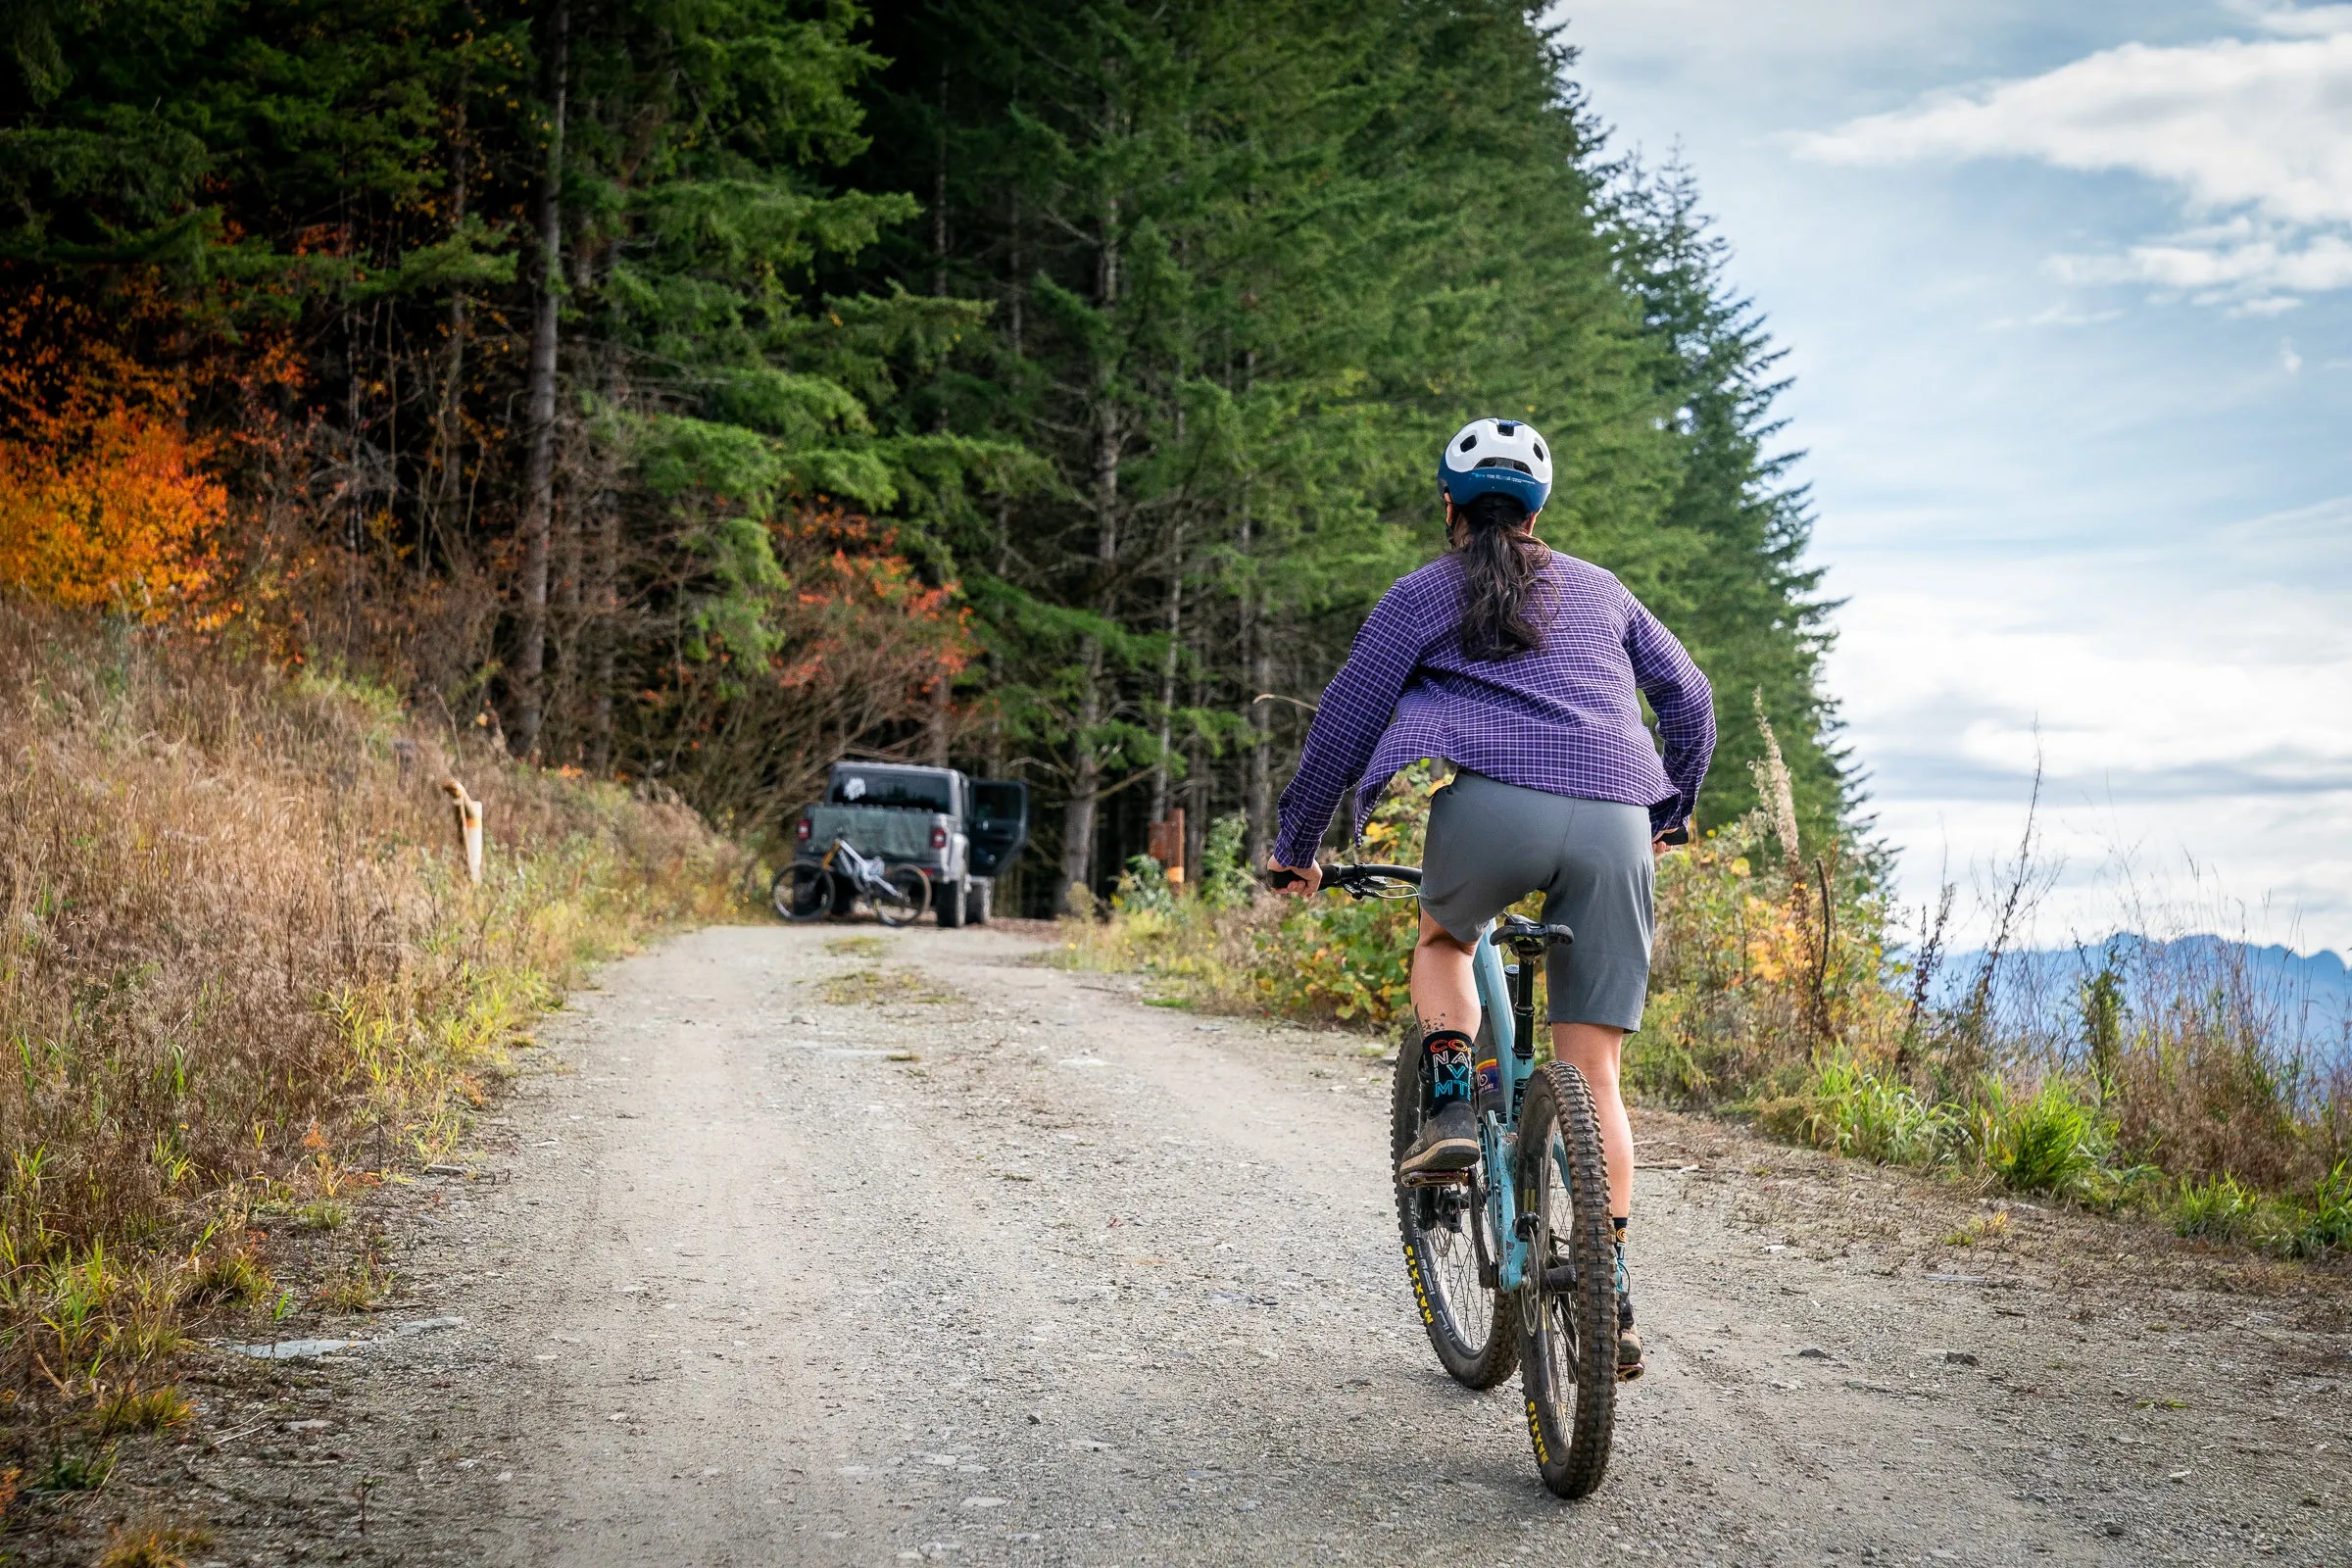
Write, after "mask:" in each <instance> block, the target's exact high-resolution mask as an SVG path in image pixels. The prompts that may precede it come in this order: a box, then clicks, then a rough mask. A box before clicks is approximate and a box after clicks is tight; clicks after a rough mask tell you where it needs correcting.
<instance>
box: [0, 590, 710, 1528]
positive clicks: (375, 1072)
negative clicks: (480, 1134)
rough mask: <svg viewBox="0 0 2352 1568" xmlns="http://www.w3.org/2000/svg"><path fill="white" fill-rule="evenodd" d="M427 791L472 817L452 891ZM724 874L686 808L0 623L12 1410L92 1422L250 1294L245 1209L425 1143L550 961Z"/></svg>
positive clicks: (89, 635)
mask: <svg viewBox="0 0 2352 1568" xmlns="http://www.w3.org/2000/svg"><path fill="white" fill-rule="evenodd" d="M451 773H454V774H455V775H456V776H458V777H459V778H461V779H463V780H464V781H465V783H466V786H467V787H468V788H469V789H470V790H471V791H472V792H473V793H474V794H475V795H476V796H478V797H481V798H482V799H483V800H485V801H486V802H487V803H488V807H489V817H488V829H489V839H490V847H489V856H488V871H487V874H486V876H485V878H484V880H483V882H482V884H481V885H480V886H479V887H475V886H472V885H470V884H469V883H468V882H467V880H466V876H465V873H464V870H463V867H462V865H461V864H460V863H459V861H458V859H457V857H456V851H455V832H454V828H453V826H452V824H451V819H450V811H449V807H448V805H447V803H446V801H445V800H444V799H443V798H442V796H441V795H440V793H439V790H438V785H439V783H440V780H441V779H442V778H443V777H444V776H445V775H447V774H451ZM738 869H739V861H738V859H737V857H736V853H735V852H734V851H733V850H732V849H731V848H730V847H729V846H728V845H726V844H725V843H724V842H723V841H721V840H719V839H718V838H716V837H715V836H713V835H712V834H711V832H710V831H709V830H708V829H707V828H706V827H705V826H704V825H703V823H702V822H701V821H700V820H699V819H698V818H696V817H695V816H694V815H693V814H692V813H691V812H689V811H687V810H685V809H682V808H679V807H675V806H670V805H661V804H652V803H648V802H645V801H642V800H638V799H635V798H633V797H632V796H631V795H630V794H629V793H628V792H626V791H625V790H623V789H620V788H618V787H615V786H612V785H606V784H597V783H592V782H589V781H586V780H580V779H573V778H565V777H562V776H559V775H558V774H556V773H553V772H546V771H542V770H539V769H536V768H529V767H524V766H520V765H517V764H515V763H513V762H510V761H509V760H506V759H505V758H504V757H503V756H502V755H500V754H499V753H497V752H496V751H495V750H493V748H492V747H491V746H490V745H489V744H487V742H485V741H481V740H477V739H475V738H472V737H450V736H448V735H446V734H445V733H435V732H434V731H432V730H429V729H427V728H424V727H422V726H418V725H415V724H412V723H410V722H409V721H408V719H407V717H406V715H404V714H403V713H402V711H400V708H399V706H398V704H397V703H395V702H393V701H392V700H391V699H390V698H388V697H387V696H385V695H384V694H382V693H380V692H375V691H371V690H368V689H366V688H362V687H358V686H353V685H350V684H346V683H343V682H339V681H335V680H331V679H320V678H317V677H313V676H308V675H304V674H299V673H297V674H291V675H288V674H283V673H280V672H278V671H276V670H273V669H270V668H268V667H265V666H261V665H257V664H255V663H253V662H247V661H240V660H238V659H236V658H233V657H231V656H229V655H227V654H224V653H222V652H221V651H218V650H208V649H202V648H191V647H182V646H175V645H173V644H172V643H170V642H168V641H159V640H155V639H153V638H151V637H149V636H147V635H144V634H137V633H133V632H130V631H127V630H125V629H123V628H120V627H107V626H100V625H95V624H92V623H90V622H87V621H81V620H74V619H70V618H67V617H63V616H59V615H54V614H46V613H35V612H30V611H25V610H23V609H19V608H14V607H11V606H8V605H5V604H0V1040H4V1041H5V1043H6V1047H7V1054H6V1056H5V1058H0V1068H4V1069H5V1070H0V1326H4V1328H5V1332H6V1335H7V1340H8V1345H7V1351H8V1353H7V1354H6V1355H5V1356H0V1380H7V1381H10V1382H13V1383H14V1385H15V1387H16V1393H17V1395H18V1398H17V1399H16V1400H15V1401H14V1402H13V1406H12V1407H13V1409H14V1410H16V1411H17V1412H19V1413H22V1412H24V1411H25V1409H26V1408H27V1406H28V1405H31V1406H34V1407H38V1408H40V1409H42V1410H43V1411H44V1412H46V1415H47V1417H48V1419H49V1420H50V1421H51V1422H52V1423H55V1422H57V1421H62V1420H73V1419H78V1418H83V1417H88V1416H90V1415H91V1413H92V1412H94V1411H95V1410H96V1408H97V1407H98V1405H99V1403H100V1402H101V1400H102V1399H103V1397H105V1391H107V1390H109V1389H119V1388H123V1387H131V1386H139V1385H145V1384H152V1383H155V1382H157V1381H159V1380H158V1379H156V1378H155V1377H153V1376H152V1374H153V1373H154V1372H155V1371H156V1370H157V1363H158V1362H160V1361H162V1360H164V1359H166V1358H168V1357H169V1356H170V1355H171V1354H172V1353H173V1351H175V1350H176V1349H177V1348H179V1347H180V1346H181V1345H182V1344H183V1343H184V1340H183V1329H184V1327H185V1325H186V1322H187V1320H188V1317H189V1315H190V1314H198V1315H203V1314H220V1313H227V1312H235V1311H239V1310H246V1309H251V1308H254V1307H258V1306H261V1305H263V1304H265V1303H267V1302H269V1301H271V1300H273V1299H276V1297H277V1296H278V1295H279V1294H280V1293H279V1290H278V1287H277V1286H276V1285H275V1284H274V1282H273V1281H272V1280H271V1278H270V1263H269V1259H268V1258H267V1256H266V1255H265V1254H264V1252H263V1250H262V1242H261V1238H260V1236H259V1234H258V1233H257V1232H256V1231H255V1229H254V1228H253V1227H252V1226H251V1224H250V1223H249V1222H250V1219H251V1217H252V1216H253V1215H254V1214H255V1213H256V1212H257V1211H261V1210H270V1211H276V1212H286V1213H290V1214H299V1215H300V1216H301V1219H302V1220H303V1222H304V1223H307V1224H308V1225H311V1226H314V1227H320V1228H327V1227H330V1226H331V1224H332V1223H335V1222H337V1221H339V1220H340V1218H341V1217H342V1216H344V1215H345V1214H346V1213H347V1212H348V1203H349V1201H350V1199H351V1197H352V1196H353V1195H354V1194H355V1193H357V1192H359V1191H362V1190H364V1189H365V1188H367V1187H368V1186H369V1185H371V1184H373V1183H375V1182H377V1181H380V1180H382V1179H384V1178H385V1176H386V1174H387V1173H396V1172H398V1171H399V1170H400V1169H401V1168H402V1167H404V1166H408V1165H413V1164H415V1163H418V1162H421V1161H424V1160H427V1159H430V1158H432V1157H434V1156H436V1155H438V1154H439V1153H441V1152H443V1151H445V1150H447V1149H448V1148H449V1146H450V1144H451V1143H452V1141H453V1140H454V1139H455V1138H456V1137H457V1136H458V1134H459V1131H460V1129H461V1127H462V1126H463V1124H464V1117H465V1115H466V1111H467V1110H468V1108H469V1107H471V1106H473V1105H475V1104H478V1103H481V1101H482V1098H483V1095H484V1092H485V1089H486V1087H487V1085H488V1082H489V1079H490V1077H491V1076H492V1075H494V1074H495V1073H496V1072H497V1071H498V1070H499V1069H500V1067H501V1064H502V1062H503V1060H504V1054H505V1052H506V1051H507V1049H508V1048H509V1045H510V1043H511V1042H512V1041H514V1040H515V1037H516V1035H517V1032H518V1031H519V1030H520V1029H521V1028H522V1026H523V1025H525V1024H526V1023H527V1022H528V1021H529V1019H530V1018H531V1017H532V1016H533V1015H534V1014H535V1013H537V1012H538V1011H539V1010H541V1009H542V1008H544V1007H546V1006H549V1005H553V1004H554V1003H555V1002H556V1001H557V1000H558V999H559V998H560V996H561V995H562V992H563V989H564V986H565V985H566V984H567V983H568V981H569V980H570V979H571V978H572V976H573V975H574V973H575V971H576V970H577V968H578V967H579V966H580V965H581V964H583V963H585V962H587V961H590V960H592V959H594V958H596V957H598V956H601V955H604V954H606V953H609V952H611V951H613V949H615V948H616V947H618V946H620V945H622V944H625V943H626V942H628V941H629V940H631V939H632V938H633V937H635V936H637V935H639V934H642V933H645V932H648V931H651V930H654V929H656V928H658V927H660V926H662V925H663V924H665V923H669V922H676V921H682V920H691V919H696V918H703V917H709V916H713V915H717V914H720V913H722V912H725V911H727V910H728V909H730V908H731V907H732V903H733V897H732V894H731V892H730V891H729V890H730V887H731V885H732V881H733V878H734V874H735V872H736V871H737V870H738ZM366 1276H368V1271H367V1270H361V1271H358V1272H355V1274H354V1275H353V1277H352V1278H350V1279H348V1280H343V1281H337V1282H332V1283H331V1284H330V1287H329V1294H332V1295H333V1296H334V1300H333V1302H332V1304H334V1305H336V1306H351V1305H357V1304H361V1299H362V1298H365V1297H368V1296H370V1295H371V1294H372V1293H373V1292H374V1291H375V1290H376V1289H377V1288H379V1287H380V1284H381V1281H380V1280H379V1279H375V1278H373V1277H366ZM75 1412H79V1416H76V1414H75ZM142 1549H143V1548H142ZM126 1560H128V1559H126Z"/></svg>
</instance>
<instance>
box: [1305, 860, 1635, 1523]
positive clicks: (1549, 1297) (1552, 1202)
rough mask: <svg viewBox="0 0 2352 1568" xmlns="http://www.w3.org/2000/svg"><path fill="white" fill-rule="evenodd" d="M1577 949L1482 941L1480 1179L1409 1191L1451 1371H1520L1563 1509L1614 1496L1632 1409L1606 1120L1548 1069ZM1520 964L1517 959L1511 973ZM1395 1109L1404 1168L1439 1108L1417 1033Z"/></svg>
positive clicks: (1426, 1313) (1405, 879)
mask: <svg viewBox="0 0 2352 1568" xmlns="http://www.w3.org/2000/svg"><path fill="white" fill-rule="evenodd" d="M1277 875H1278V876H1281V875H1282V873H1277ZM1286 879H1287V878H1286ZM1276 885H1277V886H1279V885H1280V883H1279V882H1277V884H1276ZM1420 885H1421V871H1420V868H1419V867H1417V866H1409V865H1332V866H1325V867H1324V869H1323V886H1324V887H1326V888H1328V889H1332V890H1335V891H1338V892H1341V893H1346V894H1348V896H1349V897H1351V898H1355V899H1409V898H1412V897H1413V896H1414V894H1415V891H1416V890H1417V889H1418V888H1419V887H1420ZM1574 940H1575V935H1574V933H1573V932H1571V931H1570V930H1569V929H1568V928H1567V927H1566V926H1564V925H1539V924H1537V923H1536V922H1535V921H1533V920H1528V919H1525V918H1523V917H1521V916H1519V915H1516V914H1505V915H1503V916H1502V917H1501V918H1500V919H1499V920H1495V921H1490V922H1489V923H1488V924H1487V926H1486V928H1485V929H1484V930H1482V931H1481V932H1480V933H1479V941H1478V947H1477V949H1476V952H1475V956H1474V957H1473V958H1472V962H1471V972H1472V974H1473V975H1474V976H1475V977H1476V980H1477V985H1478V1000H1479V1005H1480V1008H1481V1018H1480V1022H1479V1031H1478V1043H1477V1050H1476V1052H1475V1053H1474V1057H1475V1060H1476V1062H1477V1065H1478V1069H1479V1070H1478V1085H1479V1096H1478V1100H1477V1102H1476V1108H1477V1110H1478V1118H1479V1135H1480V1143H1481V1146H1482V1149H1483V1153H1482V1156H1481V1158H1480V1160H1479V1163H1478V1164H1477V1165H1475V1166H1473V1167H1472V1168H1471V1169H1469V1170H1466V1171H1446V1172H1432V1173H1427V1174H1417V1175H1413V1176H1407V1177H1402V1178H1400V1179H1399V1180H1398V1182H1397V1229H1398V1230H1399V1232H1400V1233H1401V1235H1402V1239H1403V1243H1404V1263H1405V1269H1406V1272H1407V1273H1408V1274H1409V1275H1410V1276H1411V1279H1412V1286H1413V1299H1414V1303H1415V1304H1416V1305H1417V1306H1418V1307H1419V1308H1420V1312H1421V1322H1422V1324H1423V1326H1424V1327H1425V1328H1427V1330H1428V1331H1429V1343H1430V1346H1431V1348H1433V1349H1435V1350H1436V1351H1437V1354H1438V1361H1439V1363H1440V1364H1441V1365H1442V1366H1444V1367H1445V1368H1446V1372H1447V1373H1448V1374H1449V1375H1450V1376H1451V1377H1452V1378H1453V1379H1454V1381H1455V1382H1457V1383H1460V1384H1462V1385H1463V1386H1464V1387H1466V1388H1472V1389H1491V1388H1494V1387H1495V1385H1497V1384H1499V1383H1501V1382H1502V1381H1503V1380H1504V1379H1506V1378H1508V1377H1509V1376H1510V1375H1511V1373H1512V1371H1513V1370H1514V1369H1516V1370H1517V1371H1518V1373H1519V1382H1520V1389H1521V1392H1522V1393H1523V1395H1524V1396H1525V1402H1526V1405H1527V1432H1528V1438H1529V1440H1530V1442H1531V1443H1532V1444H1533V1445H1534V1447H1535V1451H1536V1467H1537V1468H1538V1469H1539V1470H1540V1471H1541V1472H1542V1473H1543V1476H1544V1486H1545V1487H1547V1488H1549V1489H1550V1490H1551V1491H1552V1492H1553V1493H1555V1494H1557V1495H1560V1496H1563V1497H1582V1496H1585V1495H1589V1494H1590V1493H1592V1491H1593V1489H1594V1488H1596V1487H1598V1486H1599V1485H1600V1480H1601V1476H1602V1474H1603V1473H1604V1472H1605V1471H1606V1470H1607V1469H1608V1463H1609V1441H1610V1437H1611V1433H1612V1429H1613V1426H1614V1424H1615V1420H1616V1410H1617V1268H1616V1248H1615V1244H1614V1238H1613V1234H1612V1232H1611V1230H1610V1227H1609V1182H1608V1165H1607V1161H1606V1158H1605V1156H1604V1155H1603V1153H1602V1152H1601V1145H1600V1120H1599V1117H1598V1116H1597V1114H1596V1113H1595V1112H1594V1109H1593V1095H1592V1091H1591V1090H1590V1089H1589V1088H1588V1087H1587V1086H1586V1083H1585V1078H1584V1074H1582V1073H1580V1072H1578V1071H1577V1070H1576V1069H1575V1068H1574V1067H1572V1066H1570V1065H1568V1064H1567V1063H1565V1062H1558V1061H1554V1062H1547V1063H1545V1064H1544V1065H1543V1066H1541V1067H1539V1066H1538V1065H1537V1064H1536V1022H1535V1010H1536V965H1537V964H1538V963H1540V962H1541V961H1543V959H1544V956H1545V955H1546V954H1548V953H1549V952H1550V951H1551V950H1552V948H1554V947H1555V946H1556V947H1565V946H1567V945H1569V944H1570V943H1572V942H1573V941H1574ZM1506 952H1507V953H1508V954H1509V955H1510V956H1511V958H1512V959H1513V960H1514V961H1512V962H1510V963H1505V962H1504V961H1503V955H1504V954H1505V953H1506ZM1490 1062H1492V1063H1494V1064H1495V1070H1494V1071H1493V1072H1492V1073H1490V1072H1488V1071H1487V1064H1488V1063H1490ZM1435 1110H1436V1103H1435V1093H1434V1087H1433V1085H1432V1082H1431V1078H1430V1071H1429V1064H1428V1058H1427V1057H1426V1055H1425V1054H1423V1052H1422V1049H1421V1031H1420V1029H1419V1028H1418V1027H1417V1026H1415V1027H1412V1028H1410V1029H1408V1030H1407V1031H1406V1034H1405V1038H1404V1041H1403V1043H1402V1044H1401V1045H1400V1046H1399V1047H1398V1049H1397V1071H1396V1081H1395V1088H1394V1091H1393V1093H1392V1097H1391V1109H1390V1145H1391V1148H1390V1152H1389V1157H1390V1160H1391V1162H1392V1163H1391V1168H1392V1169H1394V1168H1395V1164H1394V1162H1395V1161H1397V1160H1399V1159H1402V1158H1403V1157H1404V1153H1405V1151H1406V1150H1407V1149H1409V1148H1411V1147H1412V1143H1413V1140H1414V1139H1415V1138H1416V1137H1417V1136H1419V1134H1420V1131H1421V1124H1422V1122H1423V1121H1424V1120H1426V1119H1427V1118H1428V1117H1429V1116H1431V1115H1432V1114H1434V1113H1435ZM1502 1173H1507V1179H1504V1177H1503V1174H1502Z"/></svg>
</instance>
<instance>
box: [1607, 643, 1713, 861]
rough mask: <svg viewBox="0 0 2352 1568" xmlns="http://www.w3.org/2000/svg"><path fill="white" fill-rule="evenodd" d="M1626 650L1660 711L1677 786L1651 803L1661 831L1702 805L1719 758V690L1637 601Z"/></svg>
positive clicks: (1670, 775)
mask: <svg viewBox="0 0 2352 1568" xmlns="http://www.w3.org/2000/svg"><path fill="white" fill-rule="evenodd" d="M1625 651H1626V654H1627V655H1628V657H1630V658H1631V659H1632V660H1633V662H1634V683H1635V684H1636V685H1638V686H1640V687H1641V688H1642V695H1643V696H1645V697H1647V698H1648V699H1649V706H1650V708H1651V709H1652V710H1653V711H1656V713H1657V715H1658V739H1659V740H1661V741H1663V742H1664V743H1665V757H1664V759H1663V760H1664V762H1665V766H1666V779H1667V782H1668V783H1670V784H1672V785H1673V786H1674V789H1675V797H1674V799H1672V800H1670V801H1660V802H1659V803H1658V804H1657V805H1655V806H1653V807H1651V808H1650V809H1649V828H1650V831H1651V832H1652V833H1663V832H1665V831H1667V830H1668V829H1669V828H1673V827H1676V826H1679V825H1680V824H1681V823H1682V822H1683V820H1684V819H1685V818H1686V817H1688V816H1690V815H1691V812H1692V811H1694V810H1696V809H1698V787H1699V785H1700V784H1701V783H1703V782H1705V780H1706V776H1707V764H1708V763H1709V762H1711V761H1713V760H1714V759H1715V692H1714V688H1713V687H1711V686H1709V685H1708V684H1707V677H1706V676H1705V675H1703V674H1701V673H1700V672H1699V668H1698V665H1697V664H1695V663H1693V662H1691V656H1690V655H1689V654H1687V653H1685V652H1683V645H1682V644H1681V643H1679V642H1676V641H1675V640H1674V633H1672V632H1670V631H1668V630H1667V629H1666V628H1665V627H1664V626H1661V625H1659V624H1658V619H1657V617H1656V616H1655V615H1652V614H1651V613H1649V612H1648V611H1647V610H1645V609H1643V608H1642V605H1641V604H1640V603H1639V602H1636V604H1635V605H1634V607H1633V614H1632V615H1631V617H1630V618H1629V619H1628V620H1627V622H1626V629H1625Z"/></svg>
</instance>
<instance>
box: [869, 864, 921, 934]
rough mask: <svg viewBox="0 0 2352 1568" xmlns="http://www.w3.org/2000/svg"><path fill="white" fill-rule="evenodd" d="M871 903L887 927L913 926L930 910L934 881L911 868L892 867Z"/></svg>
mask: <svg viewBox="0 0 2352 1568" xmlns="http://www.w3.org/2000/svg"><path fill="white" fill-rule="evenodd" d="M872 903H873V906H874V918H875V919H877V920H879V921H881V922H882V923H883V924H884V925H891V926H898V925H912V924H914V922H915V921H917V920H920V919H921V918H922V917H923V911H924V910H925V909H927V908H929V907H931V879H930V878H929V877H927V876H925V875H923V873H922V872H920V871H918V870H916V869H915V868H914V867H913V866H911V865H899V866H893V867H891V869H890V871H889V873H888V874H887V875H885V876H884V877H883V878H882V887H881V888H880V889H878V890H876V892H875V893H874V894H873V896H872Z"/></svg>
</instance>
